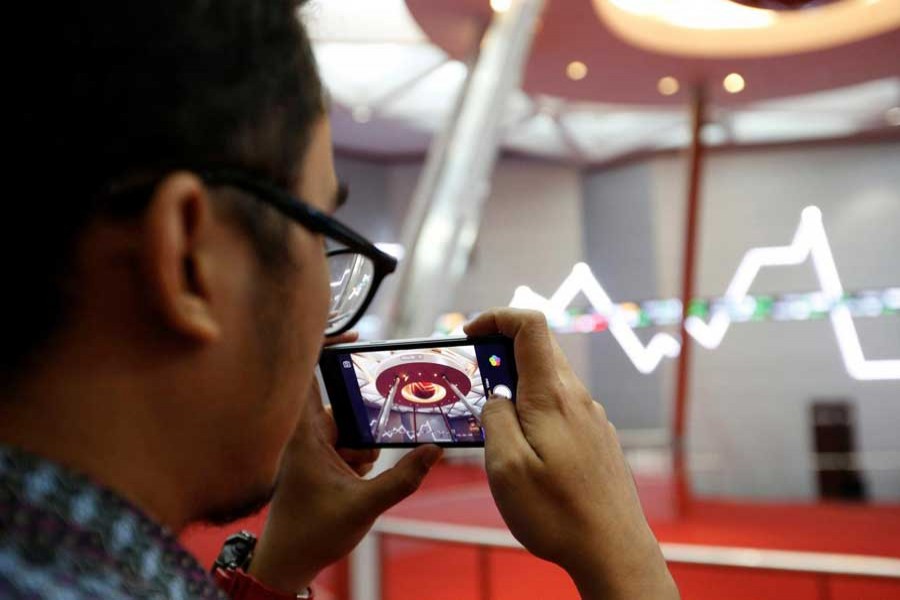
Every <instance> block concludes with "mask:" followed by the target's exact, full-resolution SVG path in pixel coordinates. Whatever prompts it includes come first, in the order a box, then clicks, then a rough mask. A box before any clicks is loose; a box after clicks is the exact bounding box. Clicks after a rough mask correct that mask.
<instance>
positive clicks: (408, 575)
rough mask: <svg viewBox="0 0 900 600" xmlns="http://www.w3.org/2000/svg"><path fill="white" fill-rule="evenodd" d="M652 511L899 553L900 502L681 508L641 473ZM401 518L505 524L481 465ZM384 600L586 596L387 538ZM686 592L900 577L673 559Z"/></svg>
mask: <svg viewBox="0 0 900 600" xmlns="http://www.w3.org/2000/svg"><path fill="white" fill-rule="evenodd" d="M638 488H639V490H640V492H641V499H642V502H643V504H644V510H645V512H646V513H647V516H648V519H649V521H650V524H651V526H652V527H653V530H654V531H655V532H656V535H657V537H658V538H659V540H660V541H662V542H677V543H695V544H705V545H721V546H744V547H754V548H771V549H779V550H805V551H818V552H836V553H849V554H869V555H878V556H890V557H898V558H900V505H890V506H877V505H866V506H859V505H828V504H819V505H809V504H747V503H740V502H728V501H713V500H702V501H697V502H695V503H693V504H692V505H691V509H690V511H689V513H688V514H687V515H683V516H678V515H676V514H675V511H674V510H673V508H672V506H673V504H672V501H671V497H670V494H669V486H668V484H667V483H666V482H664V481H659V480H641V479H639V480H638ZM391 514H392V515H395V516H402V517H408V518H419V519H423V520H430V521H435V520H436V521H441V522H445V523H461V524H468V525H481V526H490V527H503V522H502V520H501V518H500V515H499V514H498V513H497V510H496V508H495V507H494V504H493V502H492V501H491V498H490V494H489V492H488V489H487V486H486V483H485V479H484V473H483V471H481V469H479V468H474V467H459V466H448V465H440V466H439V467H438V468H437V469H436V471H435V472H434V473H432V474H431V475H430V476H429V478H428V480H427V481H426V483H425V484H424V485H423V489H421V490H419V491H418V492H417V493H416V494H415V495H414V496H413V497H412V498H410V499H408V500H407V501H405V502H404V503H402V504H401V505H399V506H398V507H396V508H395V509H394V510H393V511H391ZM261 521H262V517H261V516H260V517H256V518H253V519H249V520H248V521H246V522H244V523H241V524H236V525H233V526H231V527H229V528H226V529H225V530H216V529H195V530H193V531H190V532H188V533H187V534H186V535H185V536H184V541H185V543H186V544H187V546H188V547H189V548H190V549H191V550H193V551H194V552H195V553H196V554H197V555H198V556H199V557H200V558H201V560H202V561H203V562H204V564H207V563H210V562H211V561H212V559H213V557H214V555H215V553H216V552H217V551H218V547H219V545H220V544H221V541H222V539H223V538H224V535H225V533H227V532H230V531H233V530H235V529H238V528H241V527H243V528H247V529H251V530H255V531H259V530H260V529H261ZM385 556H386V565H385V571H384V582H383V583H384V590H385V600H407V599H409V600H412V599H413V598H416V599H420V598H424V599H428V600H444V599H446V600H450V599H453V600H459V599H468V598H471V599H473V600H475V599H478V600H487V599H488V598H490V599H491V600H507V599H509V600H512V599H513V598H516V599H519V598H541V599H543V598H552V599H559V600H565V599H569V598H573V599H574V598H577V597H578V596H577V594H576V593H575V590H574V587H573V586H572V584H571V583H570V581H569V580H568V577H567V576H566V575H565V573H564V572H562V571H561V570H560V569H558V568H557V567H555V566H554V565H551V564H549V563H545V562H543V561H540V560H538V559H536V558H534V557H531V556H530V555H528V554H526V553H525V552H521V551H514V550H490V551H487V552H485V551H479V550H478V549H475V548H467V547H460V546H453V545H448V544H439V543H431V542H429V543H422V542H412V541H409V540H398V539H393V540H388V541H387V542H386V543H385ZM671 571H672V573H673V575H674V577H675V579H676V580H677V582H678V585H679V588H680V589H681V592H682V597H683V598H685V599H699V600H706V599H718V598H728V599H730V600H743V599H745V598H746V599H747V600H750V599H754V600H756V599H760V598H765V599H771V600H780V599H785V600H787V599H791V600H804V599H807V598H809V599H816V600H820V599H828V600H850V599H853V600H875V599H879V600H882V599H887V598H900V580H878V579H866V578H855V577H825V576H817V575H808V574H803V573H775V572H760V571H749V570H742V569H728V568H717V567H704V566H692V565H672V566H671ZM321 579H322V581H321V585H320V597H325V598H328V597H331V595H330V594H329V590H331V589H333V586H334V581H333V579H334V577H333V574H328V573H326V574H325V575H324V576H323V577H322V578H321Z"/></svg>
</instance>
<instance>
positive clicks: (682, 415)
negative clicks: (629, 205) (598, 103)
mask: <svg viewBox="0 0 900 600" xmlns="http://www.w3.org/2000/svg"><path fill="white" fill-rule="evenodd" d="M705 109H706V99H705V97H704V93H703V87H702V85H698V86H697V87H695V88H694V93H693V99H692V103H691V148H690V164H689V169H688V189H687V219H686V222H685V233H684V255H683V260H684V262H683V267H682V272H681V276H682V280H681V304H682V320H681V340H682V341H681V354H680V355H679V357H678V379H677V384H676V388H675V409H674V419H673V424H672V452H673V457H672V458H673V469H674V476H675V500H676V503H677V508H678V512H679V514H684V513H685V512H686V510H687V509H688V505H689V504H690V500H691V489H690V482H689V481H688V476H687V467H686V465H685V457H684V439H685V437H684V432H685V420H686V416H687V404H688V390H689V389H690V388H689V383H690V372H691V347H692V345H691V342H690V338H689V337H688V334H687V330H686V329H685V328H684V323H685V321H686V319H687V315H688V309H689V308H690V303H691V299H692V298H693V297H694V279H695V275H694V272H695V269H696V265H697V230H698V229H699V224H700V186H701V184H702V182H701V175H702V172H703V141H702V140H701V138H700V133H701V130H702V128H703V119H704V112H705Z"/></svg>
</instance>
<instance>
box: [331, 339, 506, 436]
mask: <svg viewBox="0 0 900 600" xmlns="http://www.w3.org/2000/svg"><path fill="white" fill-rule="evenodd" d="M319 372H320V376H321V381H320V383H321V384H322V388H323V390H324V394H325V396H326V397H327V400H328V402H329V403H330V404H331V409H332V413H333V414H334V419H335V422H336V423H337V428H338V445H339V446H343V447H350V448H397V447H407V446H417V445H419V444H438V445H440V446H484V429H483V428H482V426H481V410H482V408H484V403H485V401H486V400H487V397H488V396H489V395H491V394H492V393H493V394H497V395H500V396H504V397H506V398H508V399H510V400H512V401H515V395H516V381H517V377H516V364H515V360H514V354H513V344H512V340H510V339H509V338H507V337H504V336H501V335H496V336H485V337H471V338H443V339H434V338H430V339H422V340H403V341H393V342H366V343H358V344H341V345H338V346H329V347H327V348H325V349H324V350H323V351H322V355H321V357H320V359H319Z"/></svg>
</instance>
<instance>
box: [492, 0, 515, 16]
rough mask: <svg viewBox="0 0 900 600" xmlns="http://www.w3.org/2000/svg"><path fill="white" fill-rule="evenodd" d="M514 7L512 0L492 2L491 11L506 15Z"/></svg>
mask: <svg viewBox="0 0 900 600" xmlns="http://www.w3.org/2000/svg"><path fill="white" fill-rule="evenodd" d="M510 6H512V0H491V10H493V11H494V12H498V13H505V12H506V11H508V10H509V7H510Z"/></svg>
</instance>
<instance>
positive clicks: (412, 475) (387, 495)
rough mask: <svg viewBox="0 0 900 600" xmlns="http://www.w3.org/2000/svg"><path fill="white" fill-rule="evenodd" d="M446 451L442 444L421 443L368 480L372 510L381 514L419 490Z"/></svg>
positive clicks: (368, 495)
mask: <svg viewBox="0 0 900 600" xmlns="http://www.w3.org/2000/svg"><path fill="white" fill-rule="evenodd" d="M442 454H443V451H442V450H441V449H440V448H439V447H438V446H431V445H428V446H419V447H418V448H416V449H415V450H413V451H412V452H409V453H407V454H405V455H404V456H403V458H401V459H400V460H399V461H398V462H397V464H396V465H394V466H393V467H391V468H390V469H388V470H387V471H385V472H384V473H382V474H381V475H379V476H378V477H375V478H374V479H371V480H369V481H366V482H365V484H366V486H367V487H368V494H367V501H368V502H369V507H370V508H371V509H372V511H373V512H376V513H378V514H381V513H383V512H384V511H386V510H387V509H389V508H391V507H392V506H394V505H395V504H397V503H398V502H400V501H401V500H403V499H404V498H406V497H407V496H409V495H410V494H412V493H413V492H414V491H416V490H417V489H419V485H421V483H422V480H423V479H424V478H425V475H427V474H428V471H429V470H430V469H431V467H433V466H434V464H435V463H436V462H437V461H438V460H439V459H440V458H441V455H442Z"/></svg>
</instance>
